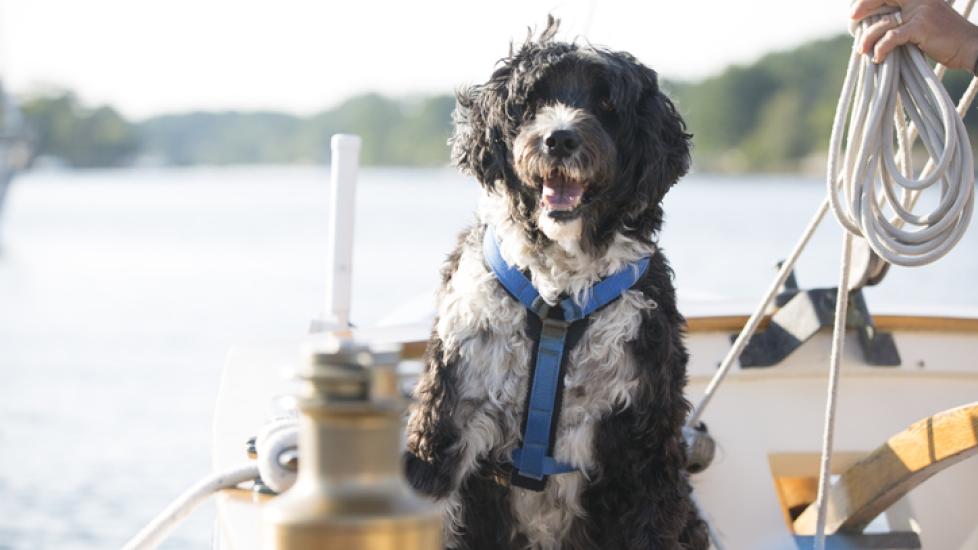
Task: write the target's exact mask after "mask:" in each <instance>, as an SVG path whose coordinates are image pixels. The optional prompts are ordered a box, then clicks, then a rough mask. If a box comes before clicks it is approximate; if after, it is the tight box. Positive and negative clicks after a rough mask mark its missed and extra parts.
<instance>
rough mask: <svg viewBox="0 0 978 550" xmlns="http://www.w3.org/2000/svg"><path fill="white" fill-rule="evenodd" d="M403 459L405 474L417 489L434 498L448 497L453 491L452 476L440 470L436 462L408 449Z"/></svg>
mask: <svg viewBox="0 0 978 550" xmlns="http://www.w3.org/2000/svg"><path fill="white" fill-rule="evenodd" d="M402 461H403V463H404V475H405V476H406V477H407V480H408V483H410V484H411V487H413V488H414V490H415V491H417V492H419V493H421V494H423V495H427V496H430V497H434V498H443V497H446V496H448V493H450V492H451V489H452V480H451V476H449V475H446V474H445V472H441V471H439V469H438V468H437V467H436V466H435V465H434V464H432V463H430V462H426V461H424V460H421V459H420V458H418V457H417V456H415V455H414V454H412V453H410V452H407V451H405V452H404V454H403V456H402Z"/></svg>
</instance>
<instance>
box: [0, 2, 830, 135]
mask: <svg viewBox="0 0 978 550" xmlns="http://www.w3.org/2000/svg"><path fill="white" fill-rule="evenodd" d="M848 6H849V1H848V0H816V1H812V0H807V1H802V0H743V1H740V2H729V1H723V0H705V1H690V0H672V1H669V2H665V1H656V0H647V1H644V2H625V1H620V0H613V1H609V0H563V1H561V0H543V1H531V0H526V1H518V0H483V1H481V2H467V1H454V2H453V1H448V0H413V1H412V0H401V1H392V2H367V1H362V2H354V1H327V0H318V1H313V0H278V1H276V2H271V1H267V0H265V1H261V0H166V1H149V0H0V73H2V77H3V78H4V79H5V80H6V82H7V83H8V85H9V86H10V87H11V88H12V89H13V90H14V91H17V92H24V91H27V90H30V89H33V88H37V87H39V86H46V85H60V86H64V87H68V88H71V89H73V90H75V91H77V92H78V93H79V94H80V95H81V97H82V98H83V100H85V101H86V102H90V103H110V104H112V105H113V106H115V107H117V108H119V109H120V110H121V111H122V112H123V113H125V114H126V115H128V116H132V117H136V118H141V117H146V116H151V115H154V114H159V113H164V112H176V111H186V110H190V109H274V110H284V111H290V112H295V113H309V112H314V111H317V110H320V109H323V108H327V107H331V106H333V105H335V104H336V103H337V102H339V101H341V100H343V99H344V98H346V97H349V96H350V95H353V94H356V93H360V92H364V91H370V90H372V91H379V92H381V93H385V94H388V95H395V96H397V95H405V94H412V93H432V92H448V91H451V90H452V89H454V88H455V87H456V86H458V85H459V84H465V83H473V82H480V81H483V80H485V79H486V78H487V77H488V76H489V74H490V72H491V71H492V68H493V64H494V63H495V62H496V61H497V60H498V59H499V58H501V57H503V56H504V55H505V54H506V53H507V50H508V44H509V41H510V39H511V38H516V39H518V40H522V38H523V37H524V36H525V34H526V27H527V26H528V25H537V26H540V25H542V24H543V22H544V21H545V20H546V15H547V13H554V14H555V15H557V16H559V17H561V18H562V19H563V22H564V24H563V26H562V29H563V32H562V34H561V36H562V37H563V38H566V39H569V38H573V37H574V36H577V35H582V34H583V35H584V36H586V37H587V38H588V39H589V40H590V41H591V42H593V43H595V44H601V45H605V46H609V47H611V48H613V49H618V50H627V51H630V52H631V53H633V54H634V55H635V56H637V57H638V58H639V59H640V60H642V61H643V62H645V63H646V64H648V65H650V66H652V67H653V68H655V69H656V70H658V71H659V72H660V73H661V74H663V75H665V76H667V77H671V78H698V77H702V76H705V75H709V74H712V73H714V72H716V71H719V70H720V69H722V68H723V67H725V66H727V65H729V64H731V63H747V62H750V61H753V60H755V59H757V58H758V57H759V56H760V55H762V54H764V53H766V52H769V51H772V50H776V49H783V48H785V47H791V46H794V45H797V44H801V43H803V42H806V41H808V40H810V39H813V38H818V37H823V36H829V35H832V34H835V33H838V32H843V31H844V30H845V28H846V25H847V19H846V14H847V12H848Z"/></svg>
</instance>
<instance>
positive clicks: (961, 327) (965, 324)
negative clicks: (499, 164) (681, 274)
mask: <svg viewBox="0 0 978 550" xmlns="http://www.w3.org/2000/svg"><path fill="white" fill-rule="evenodd" d="M748 318H749V317H748V316H747V315H712V316H701V317H690V318H688V319H687V320H686V322H687V326H686V332H687V333H689V334H693V333H702V332H729V333H737V332H740V330H741V329H742V328H744V325H745V324H747V320H748ZM770 320H771V318H770V316H765V317H764V319H762V320H761V324H760V328H759V330H764V329H765V328H767V325H768V323H769V322H770ZM873 321H874V322H875V324H876V328H878V329H879V330H885V331H888V332H894V331H901V332H966V333H974V332H978V318H968V317H940V316H922V315H877V316H875V317H874V318H873ZM426 345H427V342H426V341H420V340H415V341H409V342H404V352H403V355H404V358H406V359H420V358H421V357H422V355H424V349H425V346H426Z"/></svg>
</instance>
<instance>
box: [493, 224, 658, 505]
mask: <svg viewBox="0 0 978 550" xmlns="http://www.w3.org/2000/svg"><path fill="white" fill-rule="evenodd" d="M482 244H483V256H484V257H485V261H486V263H487V264H488V265H489V268H490V269H491V270H492V272H493V274H494V275H495V276H496V279H498V280H499V283H500V284H501V285H502V286H503V288H505V289H506V291H507V292H508V293H509V294H510V295H511V296H513V298H515V299H516V300H517V301H519V302H520V303H521V304H523V306H524V307H525V308H526V309H528V310H529V311H530V312H531V313H532V314H533V315H534V317H535V318H536V319H537V320H539V321H540V323H541V326H540V334H539V339H538V340H537V342H535V343H536V348H537V350H536V355H535V357H534V358H533V364H532V365H531V368H530V371H531V372H532V377H533V380H532V382H531V384H530V389H529V395H528V399H527V410H526V416H525V420H524V425H523V444H522V446H521V447H519V448H517V449H515V450H514V451H513V456H512V461H513V464H512V466H513V472H512V483H513V484H514V485H517V486H520V487H525V488H528V489H534V490H542V489H543V486H544V484H545V483H546V478H547V476H549V475H554V474H562V473H567V472H572V471H574V470H575V468H574V467H573V466H571V465H569V464H565V463H561V462H558V461H557V460H556V459H554V458H553V457H552V456H550V453H552V452H553V438H554V432H555V429H556V423H557V418H558V415H559V411H558V410H557V408H558V397H559V392H560V390H561V376H562V370H563V369H562V364H563V362H564V358H565V357H566V355H567V352H568V351H569V348H570V347H572V345H573V343H572V342H568V331H569V330H570V328H571V327H572V325H574V324H575V323H577V322H578V321H584V320H586V318H587V317H588V316H589V315H591V314H592V313H594V312H595V311H597V310H599V309H601V308H602V307H604V306H606V305H608V304H610V303H611V302H613V301H615V300H617V299H618V298H619V297H620V296H621V295H622V294H623V293H624V292H625V291H626V290H628V289H630V288H632V287H633V286H634V285H635V283H636V282H638V280H639V279H641V278H642V276H643V275H644V274H645V272H646V271H647V270H648V267H649V258H642V259H641V260H639V261H637V262H635V263H633V264H630V265H628V266H625V267H624V268H623V269H621V270H620V271H618V272H616V273H614V274H612V275H609V276H608V277H606V278H604V279H602V280H601V281H600V282H598V283H597V284H595V285H593V286H592V287H591V288H590V289H588V291H587V293H586V296H587V301H586V302H585V303H584V304H582V305H580V306H579V305H578V304H577V303H575V302H574V300H572V299H571V298H564V299H562V300H560V301H559V302H558V303H557V304H554V305H553V306H551V305H550V304H548V303H547V302H546V301H544V299H543V297H542V296H540V293H539V292H538V291H537V289H536V288H534V286H533V283H532V282H531V281H530V279H528V278H527V277H526V276H525V275H524V274H523V273H522V272H521V271H520V270H519V269H517V268H516V267H515V266H513V265H510V264H509V263H507V262H506V260H505V259H503V257H502V253H501V252H500V250H499V243H498V242H497V241H496V236H495V232H494V231H493V228H492V226H487V227H486V233H485V237H484V239H483V243H482Z"/></svg>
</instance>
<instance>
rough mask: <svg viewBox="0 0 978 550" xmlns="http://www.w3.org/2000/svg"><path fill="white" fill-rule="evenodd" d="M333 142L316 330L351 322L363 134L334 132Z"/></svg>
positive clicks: (340, 327) (347, 325)
mask: <svg viewBox="0 0 978 550" xmlns="http://www.w3.org/2000/svg"><path fill="white" fill-rule="evenodd" d="M331 146H332V157H331V161H330V171H331V178H330V180H331V181H330V205H329V248H328V250H327V255H326V261H327V264H326V265H327V269H328V272H327V278H326V309H325V311H324V312H323V318H322V319H321V321H320V322H319V323H314V325H313V331H314V332H315V331H328V330H344V329H347V328H349V326H350V294H351V291H352V289H353V218H354V216H353V214H354V204H355V202H356V183H357V167H358V163H359V158H360V137H359V136H354V135H346V134H337V135H335V136H333V139H332V141H331Z"/></svg>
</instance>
